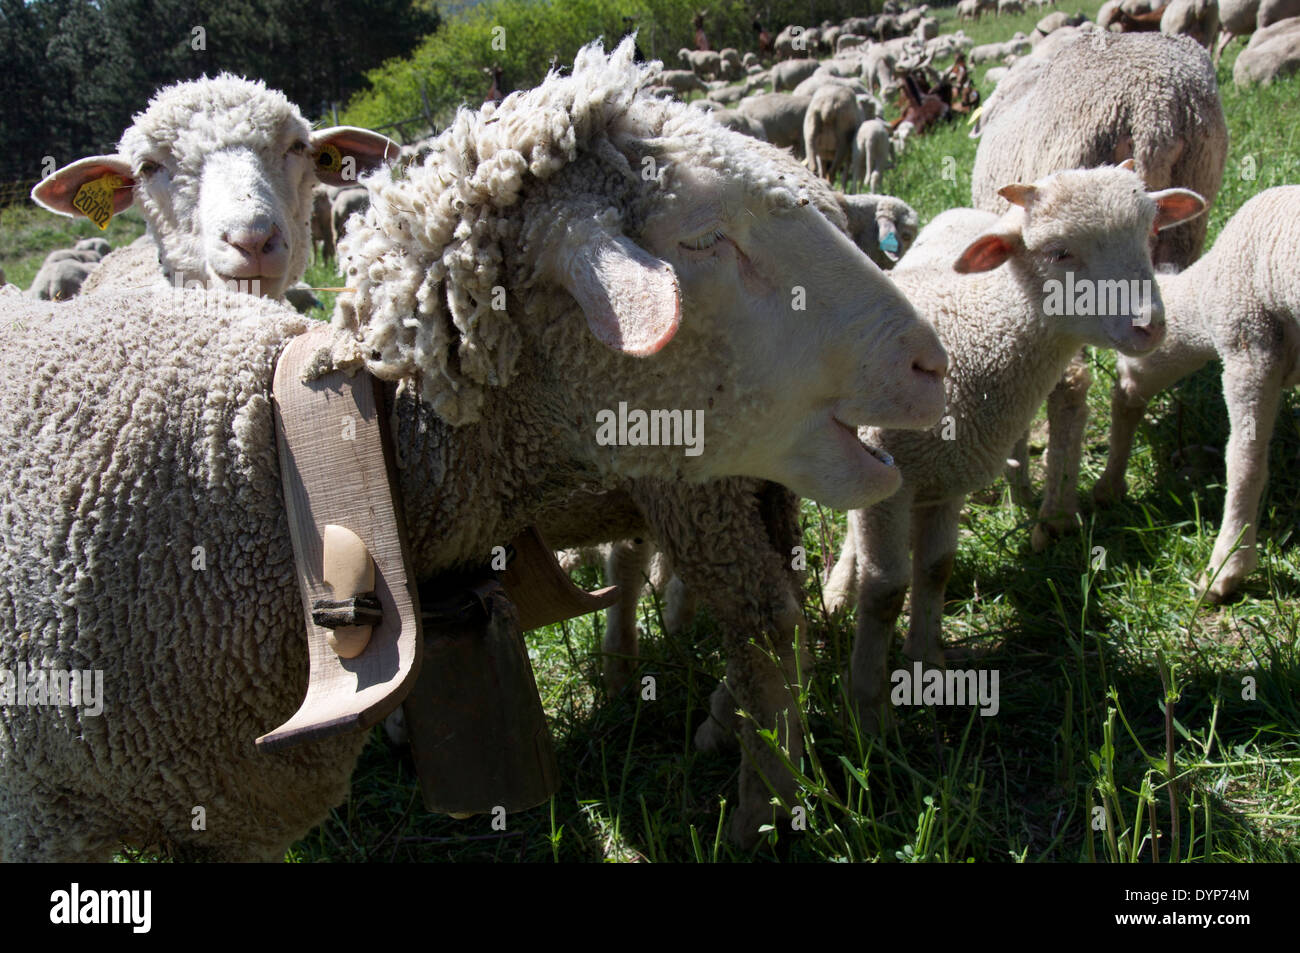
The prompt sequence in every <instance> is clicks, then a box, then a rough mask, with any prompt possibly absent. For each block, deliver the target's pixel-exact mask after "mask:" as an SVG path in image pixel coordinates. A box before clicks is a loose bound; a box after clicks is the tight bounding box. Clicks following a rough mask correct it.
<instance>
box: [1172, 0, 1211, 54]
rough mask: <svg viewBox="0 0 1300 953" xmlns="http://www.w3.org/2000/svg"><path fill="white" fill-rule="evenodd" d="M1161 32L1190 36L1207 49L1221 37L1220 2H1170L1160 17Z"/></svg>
mask: <svg viewBox="0 0 1300 953" xmlns="http://www.w3.org/2000/svg"><path fill="white" fill-rule="evenodd" d="M1160 32H1161V33H1166V34H1168V35H1170V36H1190V37H1191V38H1192V39H1193V40H1195V41H1196V42H1197V43H1199V44H1201V46H1203V47H1205V48H1206V49H1213V47H1214V42H1215V40H1217V39H1218V37H1219V0H1170V3H1169V6H1167V7H1165V12H1164V14H1163V15H1162V16H1161V17H1160Z"/></svg>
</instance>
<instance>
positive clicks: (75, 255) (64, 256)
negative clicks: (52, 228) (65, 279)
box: [45, 248, 104, 265]
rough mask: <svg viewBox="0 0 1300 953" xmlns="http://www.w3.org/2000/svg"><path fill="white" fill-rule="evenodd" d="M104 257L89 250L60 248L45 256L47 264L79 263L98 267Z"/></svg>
mask: <svg viewBox="0 0 1300 953" xmlns="http://www.w3.org/2000/svg"><path fill="white" fill-rule="evenodd" d="M103 257H104V256H103V255H101V254H100V253H99V252H97V251H94V250H92V249H89V248H59V249H56V250H55V251H52V252H50V253H49V254H48V255H46V256H45V263H46V264H49V263H50V262H54V261H79V262H81V263H82V264H85V265H97V264H99V261H100V259H101V258H103Z"/></svg>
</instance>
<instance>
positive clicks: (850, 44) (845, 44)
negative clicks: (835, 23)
mask: <svg viewBox="0 0 1300 953" xmlns="http://www.w3.org/2000/svg"><path fill="white" fill-rule="evenodd" d="M866 44H867V38H866V37H865V36H858V35H857V34H856V33H841V34H840V36H839V39H837V40H836V41H835V52H836V53H843V52H844V51H845V50H856V49H858V48H859V47H862V46H865V45H866Z"/></svg>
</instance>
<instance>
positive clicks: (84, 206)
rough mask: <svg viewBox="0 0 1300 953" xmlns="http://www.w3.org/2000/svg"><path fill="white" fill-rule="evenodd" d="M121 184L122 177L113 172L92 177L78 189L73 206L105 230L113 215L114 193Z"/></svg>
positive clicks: (100, 228) (101, 229)
mask: <svg viewBox="0 0 1300 953" xmlns="http://www.w3.org/2000/svg"><path fill="white" fill-rule="evenodd" d="M121 185H122V177H121V176H119V175H114V174H113V173H111V172H110V173H108V175H104V176H100V177H99V178H98V179H92V180H91V181H89V182H87V183H86V184H85V185H83V186H82V187H81V188H79V189H77V194H76V196H74V197H73V199H72V207H73V208H75V209H76V210H77V211H78V212H80V213H81V214H82V215H84V216H86V218H88V219H90V220H91V221H92V222H94V223H95V224H96V225H98V226H99V230H100V231H103V230H104V229H106V228H108V220H109V219H110V218H112V217H113V193H114V192H116V191H117V190H118V188H119V187H120V186H121Z"/></svg>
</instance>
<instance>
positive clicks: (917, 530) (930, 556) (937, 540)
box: [903, 498, 964, 668]
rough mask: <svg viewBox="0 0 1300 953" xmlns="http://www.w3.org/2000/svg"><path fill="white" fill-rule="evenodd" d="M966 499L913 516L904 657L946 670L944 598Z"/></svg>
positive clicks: (922, 510)
mask: <svg viewBox="0 0 1300 953" xmlns="http://www.w3.org/2000/svg"><path fill="white" fill-rule="evenodd" d="M963 502H964V498H958V499H956V500H948V501H946V502H943V503H938V504H936V505H934V506H925V507H917V508H916V509H915V510H914V511H913V513H912V615H911V619H910V620H909V622H908V627H907V639H906V641H904V642H903V654H904V655H906V656H907V657H908V658H910V659H916V660H920V661H921V662H924V663H925V664H926V665H928V666H935V667H938V668H943V667H944V658H943V596H944V591H945V590H946V589H947V587H948V579H949V578H950V577H951V576H952V568H953V563H954V562H955V560H956V558H957V531H958V521H959V519H960V517H961V508H962V503H963Z"/></svg>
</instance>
